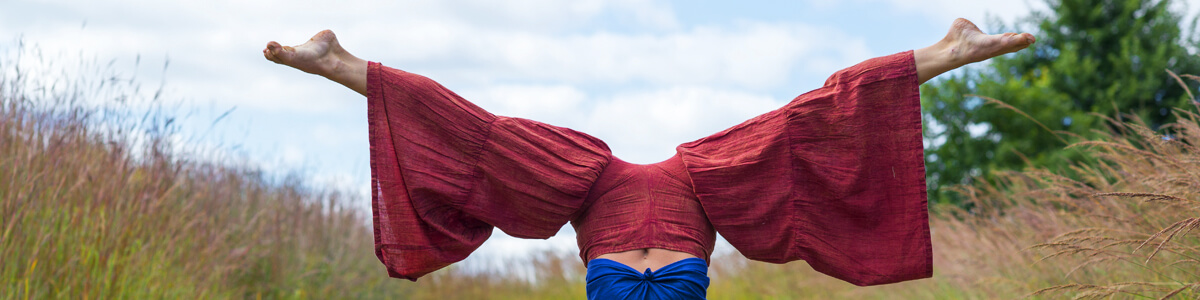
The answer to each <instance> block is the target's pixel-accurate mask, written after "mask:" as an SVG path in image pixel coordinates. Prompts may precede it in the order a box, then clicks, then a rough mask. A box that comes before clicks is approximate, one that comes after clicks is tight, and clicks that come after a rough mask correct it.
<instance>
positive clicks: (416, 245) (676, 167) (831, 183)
mask: <svg viewBox="0 0 1200 300" xmlns="http://www.w3.org/2000/svg"><path fill="white" fill-rule="evenodd" d="M367 81H368V82H367V98H368V119H369V124H370V125H369V126H370V142H371V177H372V207H373V215H374V228H375V244H376V254H377V255H378V256H379V259H380V260H381V261H382V262H383V264H384V265H385V266H386V267H387V270H388V272H389V274H390V275H391V276H393V277H400V278H407V279H410V280H416V279H417V278H418V277H420V276H422V275H425V274H427V273H429V272H432V271H434V270H437V269H440V268H442V267H445V266H447V265H449V264H451V263H454V262H457V261H460V260H462V259H464V258H466V257H467V255H469V254H470V253H471V252H472V251H474V250H475V249H476V248H478V247H479V245H481V244H482V243H483V241H484V240H486V239H487V238H488V236H489V235H490V234H491V231H492V228H493V227H495V228H499V229H501V230H503V231H504V232H505V233H508V234H509V235H512V236H516V237H522V238H543V239H544V238H548V237H550V236H552V235H554V234H555V233H557V232H558V230H559V229H560V228H561V227H562V226H563V225H565V224H566V223H567V222H572V225H574V226H575V229H576V232H577V234H578V235H577V237H578V239H579V245H580V252H581V253H580V256H581V258H583V259H584V261H585V262H587V261H588V260H590V259H592V258H595V257H596V256H599V255H601V254H605V253H612V252H619V251H627V250H634V249H641V248H663V249H670V250H675V251H683V252H687V253H690V254H693V255H696V256H697V257H701V258H704V259H706V260H707V259H708V257H709V255H711V253H712V248H713V240H714V236H715V234H714V230H715V231H716V232H719V233H721V235H722V236H724V237H725V238H726V239H727V240H728V241H729V242H730V243H731V244H732V245H733V246H734V247H735V248H737V249H738V251H740V252H741V253H742V254H743V255H745V256H746V257H748V258H750V259H754V260H760V261H766V262H774V263H784V262H789V261H795V260H805V261H807V262H808V263H809V264H810V265H811V266H812V267H813V268H814V269H816V270H818V271H820V272H823V273H825V274H829V275H831V276H834V277H837V278H839V279H842V280H846V281H848V282H850V283H853V284H857V285H875V284H885V283H892V282H898V281H905V280H911V279H919V278H926V277H930V276H932V273H933V267H932V266H933V264H932V247H931V245H930V236H929V223H928V222H929V221H928V218H929V217H928V210H927V204H926V195H925V193H926V190H925V169H924V157H923V152H922V143H921V110H920V99H919V94H918V88H917V86H918V82H917V76H916V67H915V62H914V61H913V57H912V52H911V51H909V52H903V53H898V54H895V55H890V56H885V57H880V58H875V59H871V60H867V61H865V62H863V63H860V64H858V65H855V66H852V67H850V68H847V69H844V70H841V71H839V72H837V73H835V74H834V75H833V76H831V77H830V78H829V80H827V81H826V83H825V86H824V87H822V88H820V89H817V90H814V91H812V92H809V93H805V94H803V95H800V96H799V97H796V98H795V99H794V100H792V101H791V102H790V103H788V104H787V105H785V106H784V107H782V108H780V109H778V110H775V111H772V112H769V113H766V114H763V115H761V116H758V117H755V118H753V119H751V120H748V121H746V122H744V123H742V124H739V125H737V126H734V127H731V128H729V129H726V130H725V131H722V132H719V133H717V134H714V135H712V136H709V137H705V138H703V139H700V140H697V141H694V142H690V143H685V144H683V145H680V146H679V147H678V148H677V151H678V154H677V155H675V156H674V157H672V158H671V159H668V160H666V161H664V162H660V163H657V164H650V165H637V164H630V163H626V162H623V161H621V160H619V159H616V158H614V157H612V155H611V153H610V151H609V150H608V148H607V146H606V145H605V144H604V143H603V142H601V141H600V140H598V139H596V138H594V137H591V136H589V135H587V134H583V133H580V132H577V131H574V130H571V129H567V128H562V127H555V126H551V125H547V124H543V123H539V122H535V121H531V120H525V119H519V118H507V117H501V116H495V115H492V114H491V113H488V112H487V111H484V110H483V109H481V108H479V107H477V106H475V105H474V104H471V103H470V102H468V101H466V100H464V99H463V98H462V97H459V96H458V95H456V94H454V93H453V92H451V91H450V90H448V89H446V88H445V87H443V86H441V85H439V84H437V83H436V82H434V81H432V80H430V79H428V78H425V77H422V76H419V75H415V74H411V73H407V72H404V71H400V70H396V69H391V68H387V67H384V66H382V65H380V64H378V63H371V64H370V65H369V71H368V76H367Z"/></svg>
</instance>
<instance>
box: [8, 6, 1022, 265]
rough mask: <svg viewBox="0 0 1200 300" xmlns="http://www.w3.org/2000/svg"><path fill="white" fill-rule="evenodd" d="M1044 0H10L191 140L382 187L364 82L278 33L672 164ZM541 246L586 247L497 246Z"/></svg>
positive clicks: (27, 34) (497, 243)
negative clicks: (139, 93)
mask: <svg viewBox="0 0 1200 300" xmlns="http://www.w3.org/2000/svg"><path fill="white" fill-rule="evenodd" d="M1032 2H1035V3H1033V4H1028V3H1026V1H994V0H845V1H815V0H807V1H806V0H796V1H658V0H612V1H602V0H572V1H561V0H509V1H484V0H453V1H448V0H399V1H373V0H369V1H368V0H364V1H328V0H327V1H279V0H261V1H241V0H238V1H232V0H210V1H132V0H129V1H120V0H100V1H22V0H4V1H0V53H5V54H11V53H12V52H13V51H14V50H13V49H15V48H16V44H17V43H18V40H21V41H23V42H24V43H25V44H26V45H27V46H29V45H36V47H37V48H38V49H41V50H42V51H44V52H45V53H46V54H45V56H46V57H50V58H52V59H55V60H57V61H59V62H61V63H60V64H59V65H68V66H69V65H71V64H79V63H81V62H86V61H88V60H89V59H91V60H98V61H102V62H108V61H114V64H113V66H114V67H113V68H114V69H115V70H116V71H117V72H120V73H122V74H127V75H131V76H136V77H137V79H138V80H139V81H141V82H143V83H146V84H147V85H149V86H152V87H157V86H158V85H159V84H160V83H165V88H164V91H165V93H164V99H166V100H167V101H169V102H172V103H179V106H181V107H184V110H185V111H189V113H188V114H187V118H185V121H184V122H183V125H184V126H185V127H184V135H192V136H198V135H202V136H204V138H199V139H187V141H188V142H189V143H196V144H199V146H198V147H215V148H221V149H230V151H235V152H238V153H245V154H246V155H248V157H250V158H251V159H252V160H254V161H257V162H258V163H259V164H260V165H261V166H263V167H264V168H266V169H267V170H269V171H272V172H286V171H289V170H297V169H302V170H305V171H306V173H307V174H310V175H311V177H313V178H314V180H316V181H318V182H323V183H330V184H337V185H338V186H341V187H343V188H346V189H349V190H353V191H356V192H359V193H363V194H364V195H365V194H367V191H368V190H369V175H370V174H369V167H368V152H367V151H368V147H367V129H366V120H365V115H366V105H365V101H364V98H363V97H361V96H359V95H358V94H355V93H354V92H352V91H350V90H348V89H346V88H343V87H341V86H339V85H337V84H335V83H333V82H331V81H326V80H324V79H322V78H319V77H316V76H313V75H309V74H304V73H302V72H299V71H294V70H291V69H289V68H286V67H282V66H279V65H275V64H274V63H271V62H269V61H267V60H265V59H263V57H262V54H261V50H262V48H263V47H264V45H265V44H266V42H267V41H271V40H275V41H279V42H281V43H283V44H285V45H293V44H299V43H302V42H304V41H306V40H307V39H308V38H309V37H310V36H311V35H312V34H314V33H316V32H317V31H320V30H322V29H332V30H333V31H334V32H335V33H337V35H338V38H339V40H340V41H341V44H342V45H343V46H344V47H346V48H347V49H348V50H349V51H350V52H352V53H354V54H355V55H357V56H359V57H361V58H364V59H367V60H372V61H379V62H382V63H383V64H385V65H388V66H391V67H395V68H399V69H404V70H408V71H411V72H415V73H418V74H423V75H426V76H429V77H431V78H433V79H434V80H437V81H439V82H441V83H442V84H443V85H445V86H447V87H449V88H451V89H453V90H455V91H457V92H459V94H461V95H463V96H464V97H466V98H467V99H469V100H471V101H474V102H476V103H477V104H479V105H480V106H482V107H483V108H485V109H488V110H490V111H492V112H494V113H497V114H501V115H508V116H516V117H524V118H530V119H534V120H539V121H543V122H547V123H551V124H554V125H559V126H566V127H570V128H574V129H577V130H580V131H583V132H586V133H590V134H592V135H594V136H597V137H599V138H601V139H602V140H604V141H606V142H607V143H608V144H609V146H610V147H611V148H612V149H613V151H614V154H615V155H616V156H618V157H620V158H622V159H624V160H627V161H631V162H635V163H653V162H658V161H661V160H663V159H666V158H668V157H670V156H671V155H672V154H673V153H674V147H675V145H678V144H680V143H683V142H687V141H691V140H695V139H697V138H700V137H703V136H706V135H709V134H711V133H714V132H717V131H719V130H721V129H723V128H725V127H728V126H731V125H734V124H736V123H738V122H740V121H742V120H745V119H748V118H750V117H753V116H755V115H757V114H761V113H763V112H766V111H769V110H771V109H774V108H776V107H778V106H780V105H782V104H783V103H785V102H786V101H788V100H790V99H791V98H792V97H795V96H796V95H799V94H801V93H803V92H806V91H808V90H811V89H814V88H816V87H819V86H820V84H821V83H822V82H823V81H824V79H825V77H826V76H828V75H829V74H830V73H832V72H833V71H836V70H837V69H840V68H842V67H846V66H849V65H852V64H854V63H856V62H858V61H861V60H864V59H867V58H870V57H874V56H881V55H887V54H892V53H896V52H900V51H906V50H911V49H915V48H920V47H923V46H926V45H929V44H931V43H933V42H936V41H937V40H938V39H940V38H941V37H942V36H943V35H945V32H946V29H947V27H948V25H949V24H950V23H951V21H953V20H954V18H956V17H965V18H968V19H971V20H973V21H976V23H977V24H978V25H980V27H982V28H983V29H984V31H990V30H989V29H990V28H992V26H989V22H988V20H989V19H992V18H994V19H998V20H1004V21H1008V22H1011V21H1012V20H1014V19H1016V18H1018V17H1020V16H1024V15H1026V14H1027V13H1028V12H1029V10H1030V9H1037V8H1038V7H1040V6H1041V5H1040V2H1041V1H1036V0H1034V1H1032ZM989 16H990V17H989ZM27 59H29V58H27ZM168 61H169V65H168V66H167V67H166V68H165V69H164V64H167V62H168ZM225 112H229V114H228V116H227V117H226V118H224V119H222V120H221V122H219V123H218V125H216V126H213V125H212V124H213V121H214V120H215V119H217V118H218V116H220V115H222V114H223V113H225ZM366 201H368V200H366V199H364V200H363V201H362V203H356V204H355V205H357V206H360V207H368V205H369V204H368V203H367V202H366ZM567 228H569V226H568V227H567ZM531 247H533V248H536V247H549V248H557V249H564V251H574V247H575V246H574V237H573V236H572V235H571V233H570V232H564V233H563V234H560V236H559V237H556V238H555V239H552V241H550V242H545V241H533V242H526V241H520V240H516V239H513V238H506V237H495V238H493V239H492V241H489V243H488V244H487V245H485V247H484V249H482V250H481V253H485V254H487V253H492V254H496V253H500V254H503V253H520V252H523V251H526V250H528V249H529V248H531Z"/></svg>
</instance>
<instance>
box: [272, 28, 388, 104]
mask: <svg viewBox="0 0 1200 300" xmlns="http://www.w3.org/2000/svg"><path fill="white" fill-rule="evenodd" d="M263 56H265V57H266V58H267V60H270V61H273V62H275V63H278V64H283V65H287V66H290V67H293V68H296V69H299V70H300V71H304V72H308V73H312V74H317V75H321V76H323V77H325V78H328V79H329V80H333V81H335V82H337V83H341V84H342V85H344V86H346V87H348V88H350V89H352V90H354V91H355V92H358V93H359V94H362V95H364V96H365V95H366V94H367V61H365V60H362V59H360V58H358V57H355V56H354V55H351V54H350V52H346V49H342V46H341V45H340V44H338V41H337V37H336V36H334V35H333V31H329V30H324V31H321V32H318V33H317V35H314V36H313V37H312V38H311V39H308V42H305V43H304V44H301V45H298V46H282V45H280V44H279V43H276V42H275V41H271V42H269V43H267V48H266V49H263Z"/></svg>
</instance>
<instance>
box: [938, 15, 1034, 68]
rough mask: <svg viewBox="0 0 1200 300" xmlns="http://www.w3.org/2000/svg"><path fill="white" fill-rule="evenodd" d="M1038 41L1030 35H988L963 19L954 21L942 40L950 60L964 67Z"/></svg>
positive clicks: (1010, 33) (1009, 33)
mask: <svg viewBox="0 0 1200 300" xmlns="http://www.w3.org/2000/svg"><path fill="white" fill-rule="evenodd" d="M1036 41H1037V39H1036V38H1034V37H1033V35H1032V34H1029V33H1021V34H1017V33H1012V32H1008V33H1003V34H993V35H987V34H984V33H983V31H981V30H979V27H976V26H975V23H971V21H967V19H963V18H959V19H957V20H954V24H953V25H950V32H949V33H946V37H945V38H944V39H942V43H945V44H946V49H945V51H946V52H947V54H948V55H950V59H951V60H953V61H955V62H958V63H962V64H963V65H966V64H969V63H974V62H981V61H984V60H987V59H989V58H992V57H996V56H1000V55H1004V54H1008V53H1013V52H1017V50H1021V49H1025V47H1029V45H1032V44H1033V42H1036Z"/></svg>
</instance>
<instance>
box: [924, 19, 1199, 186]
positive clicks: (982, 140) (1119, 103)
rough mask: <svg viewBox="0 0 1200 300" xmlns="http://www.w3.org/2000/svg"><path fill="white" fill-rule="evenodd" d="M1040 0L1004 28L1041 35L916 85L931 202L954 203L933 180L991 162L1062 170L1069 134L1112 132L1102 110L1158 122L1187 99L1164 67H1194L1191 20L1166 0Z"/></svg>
mask: <svg viewBox="0 0 1200 300" xmlns="http://www.w3.org/2000/svg"><path fill="white" fill-rule="evenodd" d="M1046 3H1047V4H1048V5H1047V6H1048V7H1050V10H1049V11H1046V12H1035V13H1033V14H1031V15H1030V16H1028V17H1026V18H1025V19H1024V20H1023V21H1020V22H1018V23H1017V24H1015V25H1014V26H1012V27H1008V26H1003V25H1002V26H1001V27H1002V28H1001V30H1003V31H1026V32H1032V33H1034V35H1036V36H1037V38H1038V41H1037V43H1035V44H1034V45H1033V46H1032V47H1030V49H1026V50H1023V51H1019V52H1017V53H1014V54H1010V55H1006V56H1002V57H997V58H994V59H992V60H991V61H990V62H989V63H985V64H982V65H980V66H975V67H971V68H968V69H966V70H964V71H963V72H961V73H956V74H954V75H952V76H946V77H945V78H944V79H941V80H938V81H936V82H933V84H929V85H926V86H924V87H923V88H922V90H921V96H922V97H921V104H922V106H923V107H924V108H925V112H926V113H925V119H926V123H925V125H926V130H925V137H926V141H927V143H926V148H927V149H926V162H927V164H926V166H927V174H928V175H927V176H928V182H929V185H930V191H931V193H930V196H931V200H934V201H938V202H956V201H957V200H956V199H955V198H954V197H953V194H952V193H949V192H948V191H946V190H945V189H938V187H944V186H947V185H952V184H959V183H969V182H970V181H971V180H973V178H977V177H976V176H983V178H985V179H986V178H990V177H989V174H990V173H991V172H992V171H996V170H1014V169H1020V168H1022V167H1025V166H1027V165H1033V166H1039V167H1046V168H1050V169H1063V168H1066V167H1068V166H1070V165H1071V164H1073V163H1074V162H1075V161H1076V160H1077V159H1078V158H1079V156H1077V155H1076V154H1075V153H1076V152H1075V151H1072V150H1064V146H1066V143H1067V141H1068V140H1071V139H1072V138H1074V137H1080V136H1083V137H1088V136H1092V135H1093V134H1094V131H1093V130H1109V129H1108V128H1107V127H1106V126H1105V122H1104V120H1103V118H1102V117H1101V116H1109V117H1117V118H1123V119H1125V120H1128V119H1129V118H1130V117H1131V116H1133V115H1136V116H1137V117H1140V118H1141V119H1142V120H1144V121H1145V122H1146V123H1147V124H1149V125H1151V126H1152V128H1157V127H1158V126H1160V125H1162V124H1166V123H1169V122H1172V121H1173V120H1174V115H1173V113H1172V109H1173V108H1184V107H1191V104H1190V101H1191V99H1188V98H1187V94H1186V92H1185V91H1184V90H1183V89H1182V88H1180V86H1179V85H1178V83H1177V82H1176V81H1175V79H1173V78H1172V77H1171V76H1170V75H1169V74H1168V73H1167V72H1166V71H1165V70H1168V69H1169V70H1171V71H1174V72H1176V73H1180V74H1197V72H1198V71H1200V59H1198V58H1197V57H1196V56H1195V55H1192V54H1191V53H1190V50H1189V47H1188V46H1186V45H1196V44H1195V42H1196V41H1197V39H1196V38H1195V34H1194V32H1195V31H1194V30H1192V29H1194V28H1195V24H1196V21H1195V19H1193V20H1192V21H1191V22H1190V29H1189V30H1186V31H1185V30H1183V28H1181V21H1182V16H1181V14H1180V13H1177V12H1174V11H1172V10H1170V8H1169V7H1170V6H1171V1H1169V0H1160V1H1153V0H1047V1H1046ZM1030 29H1032V30H1030ZM972 95H979V96H983V97H979V96H972ZM985 97H986V98H992V99H997V100H1000V101H1002V102H1003V103H1007V105H1011V106H1012V108H1016V109H1017V110H1020V111H1024V112H1025V113H1027V114H1028V115H1029V117H1025V116H1022V115H1021V114H1020V113H1018V112H1016V111H1015V110H1012V109H1008V108H1006V107H1004V106H1005V105H1004V104H998V103H996V102H992V101H990V100H988V99H986V98H985ZM1118 112H1119V114H1118ZM1030 119H1033V120H1036V121H1037V122H1034V121H1033V120H1030ZM1038 123H1041V124H1043V125H1044V126H1045V127H1043V126H1042V125H1038ZM1051 131H1055V132H1057V134H1056V133H1051ZM933 191H936V192H933Z"/></svg>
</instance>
